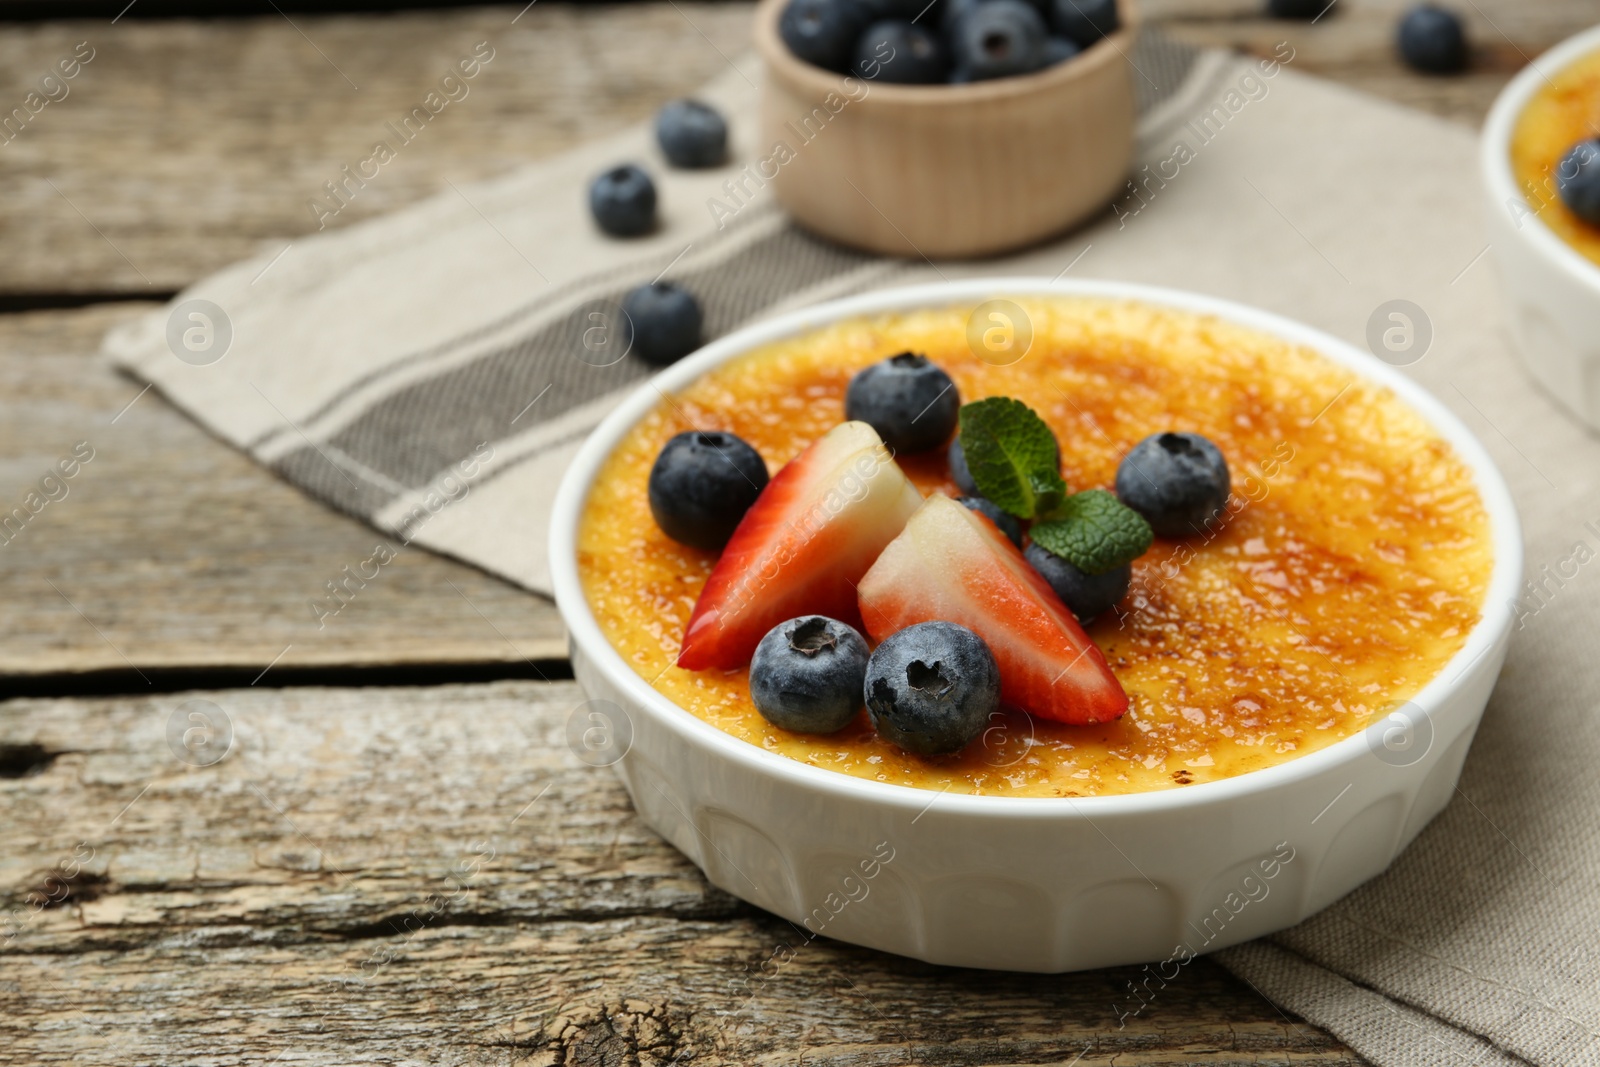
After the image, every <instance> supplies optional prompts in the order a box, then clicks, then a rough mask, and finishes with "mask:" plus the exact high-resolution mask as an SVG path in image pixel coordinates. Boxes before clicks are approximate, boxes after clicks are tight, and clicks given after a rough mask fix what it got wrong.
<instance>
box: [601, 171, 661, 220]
mask: <svg viewBox="0 0 1600 1067" xmlns="http://www.w3.org/2000/svg"><path fill="white" fill-rule="evenodd" d="M589 211H590V212H591V213H592V214H593V215H594V221H595V222H596V223H598V224H599V226H600V228H601V229H602V230H604V231H605V232H606V233H609V234H611V236H613V237H637V236H639V235H640V234H641V233H649V232H650V231H651V230H652V229H654V228H655V224H656V185H655V182H653V181H651V180H650V175H648V174H646V173H645V172H644V170H643V169H641V168H640V167H636V166H634V165H633V164H632V163H623V164H621V165H620V166H616V167H612V168H611V169H610V170H608V171H606V172H605V173H604V174H601V175H600V176H599V177H598V178H596V179H595V180H594V181H593V182H592V183H590V185H589Z"/></svg>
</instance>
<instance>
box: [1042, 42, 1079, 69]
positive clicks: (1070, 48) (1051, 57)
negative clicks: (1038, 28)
mask: <svg viewBox="0 0 1600 1067" xmlns="http://www.w3.org/2000/svg"><path fill="white" fill-rule="evenodd" d="M1081 51H1082V49H1080V48H1079V47H1078V46H1077V45H1075V44H1073V43H1072V42H1071V41H1069V40H1067V39H1066V38H1065V37H1052V38H1050V39H1049V40H1048V41H1046V42H1045V43H1044V65H1045V66H1047V67H1053V66H1055V65H1056V64H1057V63H1065V62H1066V61H1067V60H1069V59H1072V58H1074V57H1076V56H1077V55H1078V53H1079V52H1081Z"/></svg>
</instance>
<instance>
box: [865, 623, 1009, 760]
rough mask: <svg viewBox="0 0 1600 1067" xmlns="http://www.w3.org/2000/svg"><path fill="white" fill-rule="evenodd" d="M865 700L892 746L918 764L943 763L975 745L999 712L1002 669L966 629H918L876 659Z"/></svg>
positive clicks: (899, 636)
mask: <svg viewBox="0 0 1600 1067" xmlns="http://www.w3.org/2000/svg"><path fill="white" fill-rule="evenodd" d="M864 695H865V697H866V704H867V711H868V713H869V714H871V716H872V722H873V725H874V726H876V727H877V729H878V733H879V734H881V735H882V736H883V737H884V738H885V739H887V740H889V741H891V742H893V743H894V744H896V745H899V746H900V747H901V748H903V749H905V750H906V751H907V752H912V753H915V754H916V755H919V756H942V755H947V754H949V753H951V752H959V751H961V749H963V748H965V747H966V746H967V745H968V744H969V743H971V741H972V739H973V738H975V737H977V736H978V735H979V734H980V733H982V732H983V728H984V725H985V724H986V723H987V722H988V721H989V716H990V714H991V713H993V712H994V711H995V710H996V709H997V708H999V706H1000V668H999V666H998V665H997V664H996V663H995V659H994V655H993V654H992V653H991V652H990V651H989V646H988V645H986V644H984V643H983V640H982V639H981V638H980V637H978V635H977V634H975V633H973V632H972V631H971V630H969V629H967V628H966V627H965V626H958V625H956V624H955V623H953V622H924V623H918V624H917V625H915V626H908V627H906V628H905V629H904V630H901V631H899V632H898V633H895V634H893V635H891V636H890V637H889V638H888V639H887V640H886V641H884V642H883V644H881V645H879V646H878V647H877V649H876V650H874V651H873V653H872V658H871V659H870V660H868V662H867V673H866V685H865V694H864Z"/></svg>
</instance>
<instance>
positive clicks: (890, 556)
mask: <svg viewBox="0 0 1600 1067" xmlns="http://www.w3.org/2000/svg"><path fill="white" fill-rule="evenodd" d="M860 599H861V618H862V620H863V621H864V622H865V623H866V626H867V632H868V633H870V634H871V635H872V638H873V640H874V641H882V640H883V639H884V638H886V637H888V636H889V635H890V634H892V633H896V632H898V631H900V630H903V629H905V628H906V627H907V626H914V625H916V624H917V623H919V622H929V621H932V620H934V619H942V620H944V621H945V622H955V623H960V624H961V625H962V626H965V627H966V628H967V629H969V630H971V631H973V632H974V633H976V634H977V635H978V636H979V637H981V638H983V639H984V641H985V642H987V643H988V645H989V650H990V651H991V652H993V653H994V658H995V661H996V662H998V663H999V664H1000V699H1001V700H1003V701H1005V702H1006V703H1008V704H1015V705H1016V706H1017V707H1020V708H1022V709H1023V710H1024V711H1027V712H1028V713H1030V714H1032V715H1036V716H1038V717H1039V718H1042V719H1054V720H1056V721H1057V722H1066V723H1072V724H1074V725H1078V726H1083V725H1087V724H1089V723H1097V722H1109V721H1111V720H1112V719H1115V718H1117V717H1118V716H1120V715H1121V714H1122V713H1123V712H1125V711H1127V710H1128V695H1127V694H1126V693H1124V692H1123V691H1122V685H1121V683H1120V682H1118V681H1117V678H1116V675H1114V674H1112V673H1111V668H1110V667H1109V666H1107V665H1106V660H1105V657H1104V656H1102V655H1101V654H1100V650H1099V649H1098V648H1096V647H1095V644H1094V642H1093V641H1090V640H1089V635H1088V634H1086V633H1084V632H1083V627H1081V626H1079V625H1078V621H1077V620H1076V619H1074V618H1073V617H1072V612H1071V611H1069V610H1068V609H1067V606H1066V605H1065V604H1063V603H1061V599H1060V598H1059V597H1057V596H1056V594H1055V591H1054V590H1052V589H1051V588H1050V586H1049V585H1048V584H1046V583H1045V580H1044V579H1043V578H1041V577H1040V576H1039V574H1038V572H1037V571H1035V570H1034V569H1033V568H1032V567H1031V566H1029V564H1028V561H1027V560H1026V559H1024V558H1023V555H1022V553H1021V552H1019V551H1018V550H1017V547H1016V546H1015V545H1013V544H1012V543H1011V541H1010V540H1009V539H1008V538H1007V537H1006V535H1005V534H1003V533H1001V532H1000V530H999V528H998V527H996V526H995V524H994V523H993V522H992V521H990V520H989V519H988V518H987V517H985V516H983V515H979V514H978V513H976V512H973V511H968V510H967V509H966V508H964V507H962V506H961V505H960V504H958V503H956V502H955V501H954V500H951V499H950V498H949V497H946V496H931V497H929V498H928V499H927V500H926V501H925V502H924V503H923V505H922V507H921V508H919V509H918V511H917V513H916V514H915V515H913V516H911V519H910V521H909V522H907V523H906V527H905V530H904V531H903V532H902V533H901V534H900V536H899V537H897V538H895V539H894V540H893V541H892V542H890V544H889V547H888V548H886V549H884V550H883V555H881V556H879V557H878V562H876V563H874V564H873V565H872V569H871V570H869V571H868V572H867V575H866V577H865V578H863V579H861V593H860Z"/></svg>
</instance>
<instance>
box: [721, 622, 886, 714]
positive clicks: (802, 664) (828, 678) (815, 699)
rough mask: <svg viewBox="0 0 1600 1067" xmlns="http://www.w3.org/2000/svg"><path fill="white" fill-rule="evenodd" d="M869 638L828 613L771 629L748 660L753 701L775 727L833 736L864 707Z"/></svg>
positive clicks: (780, 624) (785, 623)
mask: <svg viewBox="0 0 1600 1067" xmlns="http://www.w3.org/2000/svg"><path fill="white" fill-rule="evenodd" d="M867 656H868V652H867V642H866V641H865V640H864V639H863V638H862V636H861V635H860V634H859V633H857V632H856V631H855V629H854V628H852V627H849V626H846V625H845V624H844V623H842V622H839V621H838V620H836V619H830V618H828V617H827V616H825V615H802V616H801V617H800V618H798V619H790V620H789V621H788V622H780V623H779V624H778V625H776V626H774V627H773V628H772V629H770V630H768V631H767V636H765V637H763V638H762V639H761V643H760V644H759V645H757V646H756V654H755V656H754V658H752V659H751V660H750V699H751V700H753V701H754V702H755V705H756V710H757V711H759V712H761V714H762V716H763V717H764V718H765V719H766V720H767V721H768V722H770V723H771V724H772V725H774V726H781V727H783V729H785V730H793V731H794V732H795V733H800V734H831V733H833V732H834V731H835V730H842V729H844V728H845V727H846V726H849V725H850V720H852V719H854V718H855V717H856V712H858V711H860V710H861V692H862V686H863V685H864V684H865V682H866V677H867Z"/></svg>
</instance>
